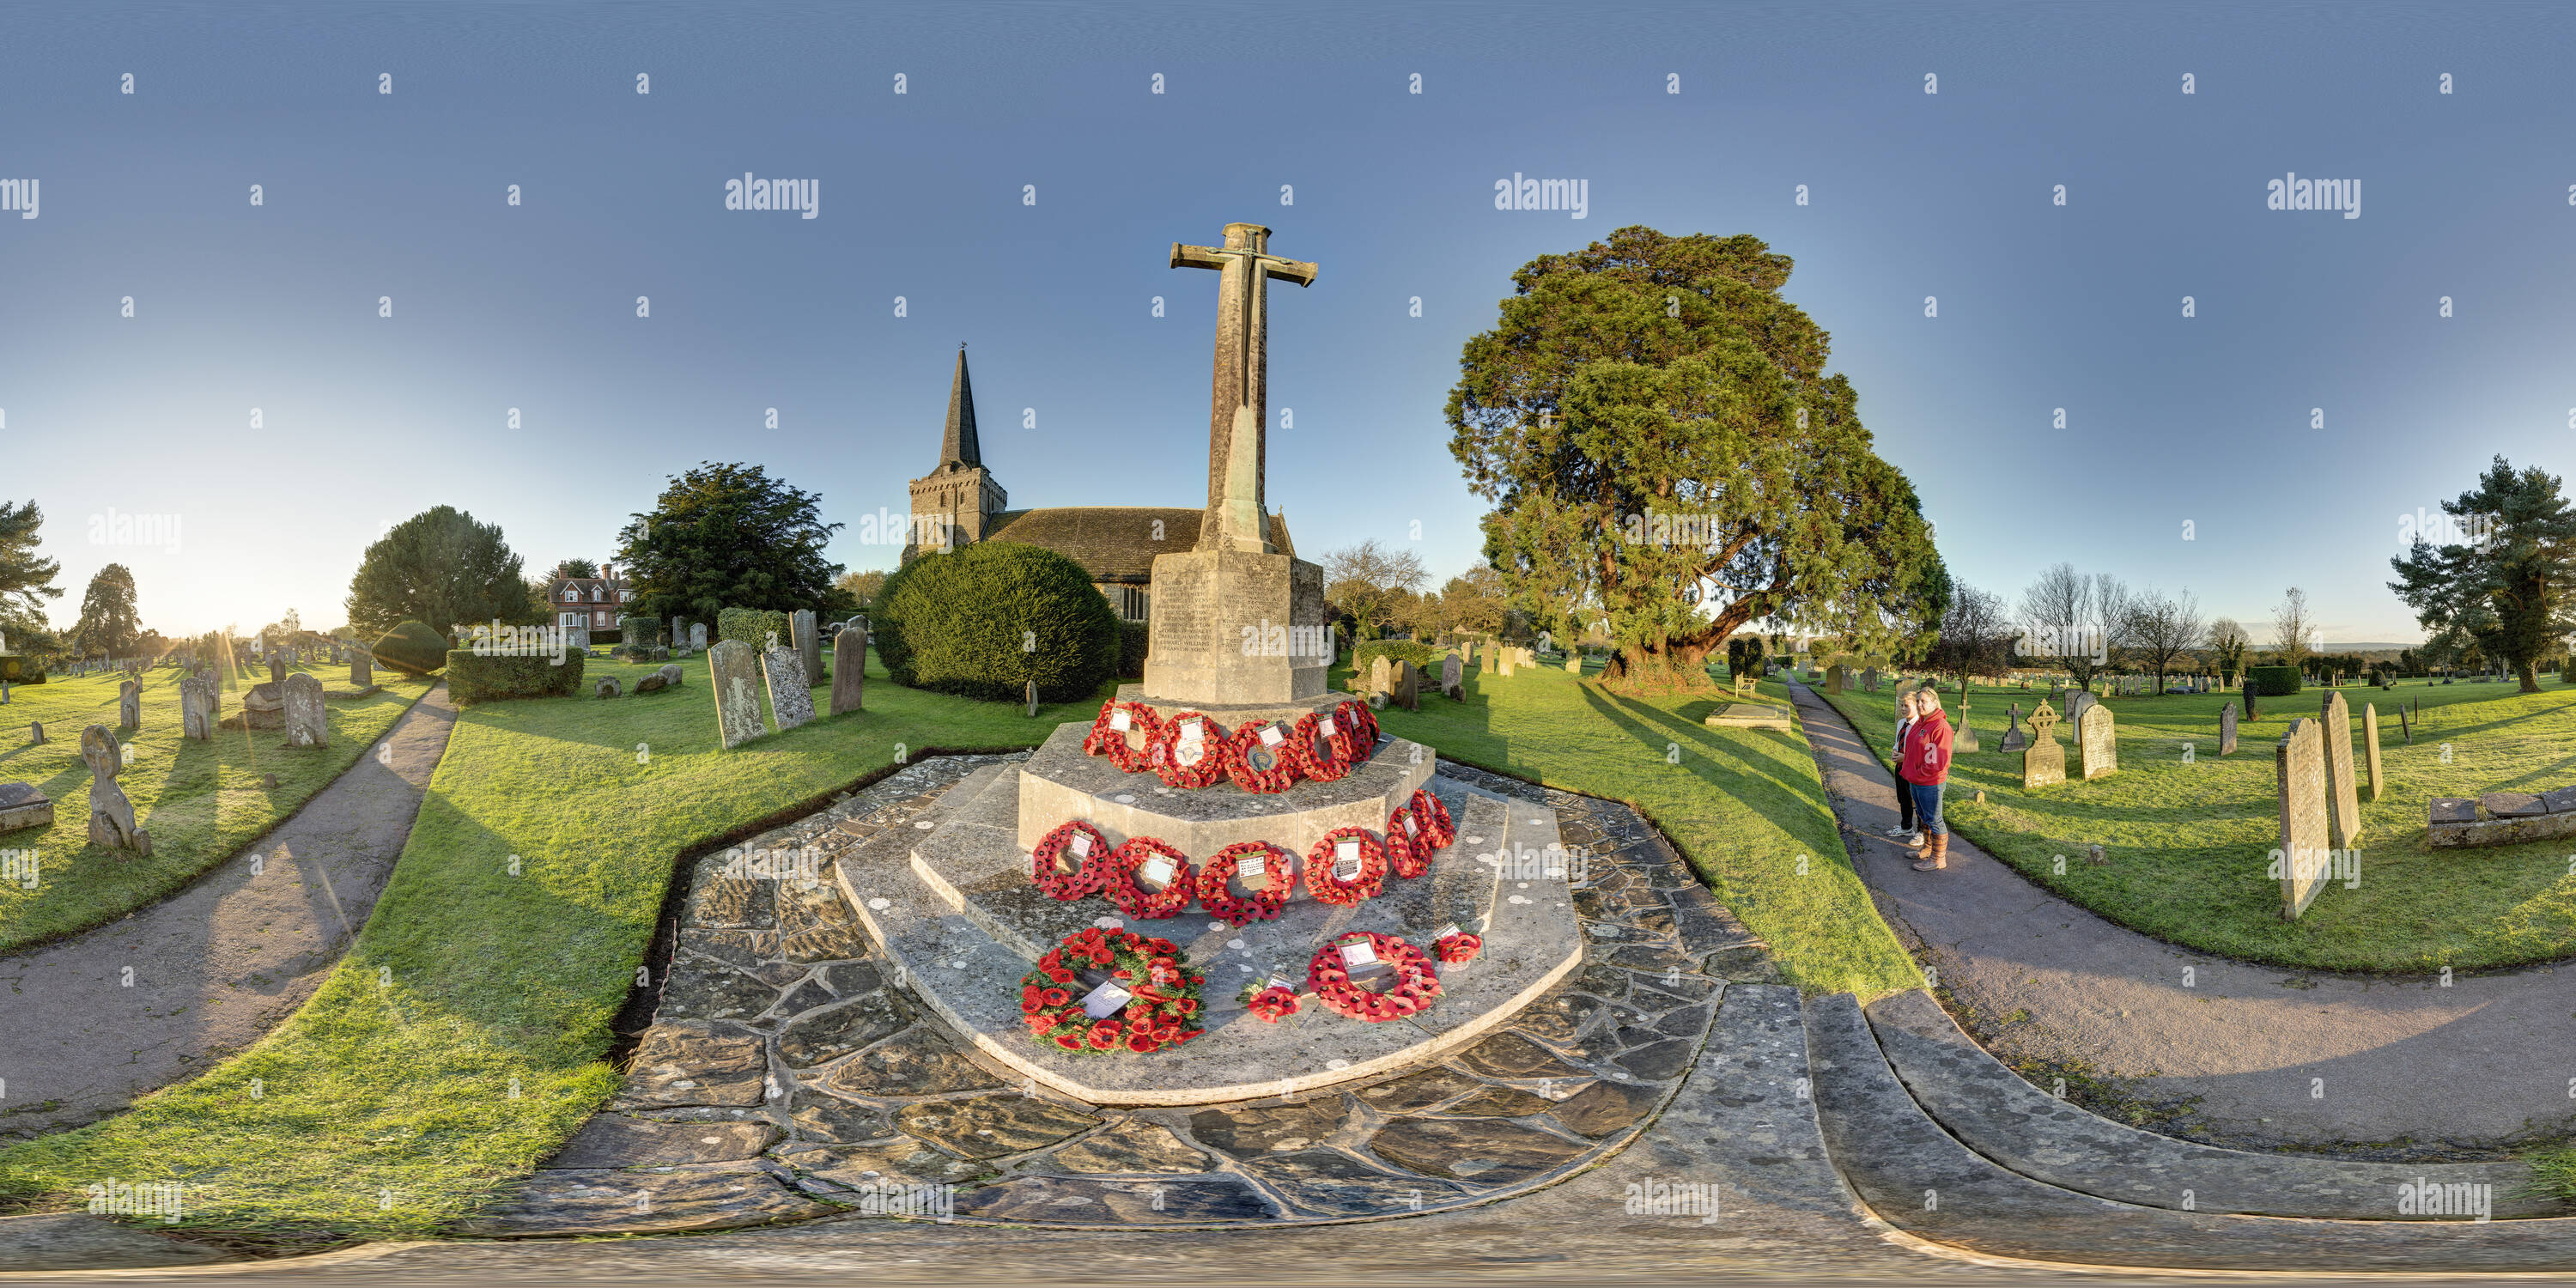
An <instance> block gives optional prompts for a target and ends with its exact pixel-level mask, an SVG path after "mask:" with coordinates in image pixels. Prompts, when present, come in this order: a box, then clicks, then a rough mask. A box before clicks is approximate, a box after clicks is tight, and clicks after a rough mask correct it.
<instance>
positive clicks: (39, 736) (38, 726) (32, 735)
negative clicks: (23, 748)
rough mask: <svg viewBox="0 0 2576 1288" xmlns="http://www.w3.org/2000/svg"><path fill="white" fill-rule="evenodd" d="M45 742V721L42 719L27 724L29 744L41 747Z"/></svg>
mask: <svg viewBox="0 0 2576 1288" xmlns="http://www.w3.org/2000/svg"><path fill="white" fill-rule="evenodd" d="M44 743H45V722H44V721H42V720H35V721H30V722H29V723H28V725H27V745H29V746H31V747H41V746H43V745H44Z"/></svg>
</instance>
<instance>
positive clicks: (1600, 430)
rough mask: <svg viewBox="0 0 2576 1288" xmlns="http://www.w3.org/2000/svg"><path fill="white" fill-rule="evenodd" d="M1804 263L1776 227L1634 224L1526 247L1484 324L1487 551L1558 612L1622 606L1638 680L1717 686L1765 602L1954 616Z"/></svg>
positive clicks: (1462, 426)
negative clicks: (1773, 231) (1714, 666)
mask: <svg viewBox="0 0 2576 1288" xmlns="http://www.w3.org/2000/svg"><path fill="white" fill-rule="evenodd" d="M1789 270H1790V261H1789V258H1788V257H1787V256H1785V255H1775V254H1772V253H1771V251H1770V249H1769V248H1768V247H1767V246H1765V245H1764V244H1763V243H1762V242H1760V241H1759V240H1757V239H1755V238H1752V237H1742V236H1739V237H1712V236H1707V235H1704V234H1703V235H1693V236H1688V237H1670V236H1666V235H1665V234H1663V233H1659V232H1656V231H1655V230H1653V229H1651V228H1642V227H1630V228H1622V229H1620V230H1618V231H1617V232H1615V233H1613V234H1611V236H1610V239H1609V240H1608V241H1607V242H1596V243H1594V244H1592V245H1591V246H1588V247H1586V248H1584V249H1583V250H1580V251H1576V252H1574V253H1573V254H1569V255H1544V256H1541V257H1539V258H1538V259H1535V260H1532V261H1530V262H1529V263H1528V264H1527V265H1524V266H1523V267H1522V268H1521V269H1520V271H1518V272H1517V273H1515V274H1513V281H1514V283H1515V284H1516V285H1517V288H1518V289H1517V290H1516V291H1515V292H1514V294H1513V295H1512V296H1511V297H1510V298H1508V299H1505V300H1504V301H1503V302H1502V318H1501V321H1500V323H1499V325H1497V326H1496V327H1495V328H1494V329H1493V330H1490V331H1487V332H1485V333H1483V334H1481V335H1478V336H1476V337H1474V338H1473V339H1471V340H1469V341H1468V342H1467V346H1466V352H1465V354H1464V356H1463V357H1462V358H1461V360H1460V364H1459V365H1460V367H1461V369H1462V374H1461V376H1460V378H1459V381H1458V384H1457V387H1456V388H1455V389H1454V390H1452V391H1451V393H1450V395H1449V407H1448V419H1449V426H1450V429H1451V430H1452V438H1451V442H1450V451H1451V452H1452V453H1453V454H1455V455H1456V456H1457V458H1458V460H1459V462H1460V464H1462V465H1463V466H1464V467H1465V469H1466V474H1467V479H1468V483H1469V485H1470V486H1471V487H1473V488H1474V489H1475V491H1476V492H1477V493H1479V494H1480V495H1482V496H1484V497H1485V498H1486V499H1487V500H1489V501H1492V502H1494V504H1495V508H1494V511H1493V513H1491V514H1489V515H1487V516H1486V518H1485V520H1484V527H1485V552H1486V555H1487V556H1488V558H1489V559H1490V560H1491V561H1492V562H1493V564H1494V566H1495V567H1497V568H1498V569H1500V570H1502V572H1503V573H1504V576H1505V578H1506V580H1507V581H1508V583H1509V584H1510V586H1511V588H1512V592H1513V595H1514V599H1515V601H1516V603H1517V604H1518V606H1519V607H1521V608H1523V609H1524V610H1526V611H1528V612H1530V613H1532V614H1533V615H1534V616H1535V617H1536V618H1537V624H1538V625H1541V626H1546V627H1550V628H1552V629H1554V630H1555V631H1556V632H1557V633H1558V634H1559V635H1561V636H1564V637H1565V638H1569V639H1570V638H1573V637H1574V636H1575V635H1576V634H1577V633H1578V632H1577V631H1576V630H1575V627H1576V625H1577V623H1576V621H1575V616H1576V612H1577V609H1578V606H1580V607H1581V609H1582V612H1583V613H1584V615H1585V616H1586V617H1587V618H1589V617H1590V615H1592V614H1594V613H1599V614H1601V615H1605V616H1606V617H1607V618H1608V619H1609V629H1610V636H1611V642H1612V644H1613V645H1614V646H1615V648H1616V649H1617V654H1616V656H1615V657H1614V658H1613V659H1612V660H1611V662H1610V665H1609V667H1608V668H1607V670H1606V671H1605V674H1604V678H1605V679H1607V680H1609V681H1611V682H1612V683H1613V684H1615V685H1618V686H1620V687H1623V688H1663V687H1682V688H1700V687H1705V686H1707V684H1708V679H1707V675H1706V672H1705V670H1704V669H1703V668H1704V667H1705V665H1706V660H1707V657H1708V654H1709V653H1710V652H1711V651H1713V650H1715V649H1716V648H1718V647H1719V646H1720V645H1721V644H1722V643H1723V642H1724V641H1725V639H1726V637H1727V636H1728V635H1730V634H1733V633H1734V631H1735V630H1736V629H1737V628H1738V627H1740V626H1743V625H1744V624H1745V623H1747V622H1751V621H1757V620H1762V619H1774V620H1777V621H1778V622H1781V623H1783V624H1785V625H1788V626H1791V627H1793V628H1796V629H1801V630H1816V631H1827V632H1832V633H1834V634H1836V635H1838V636H1840V637H1841V640H1842V642H1843V646H1844V647H1846V648H1849V649H1852V650H1855V651H1863V652H1867V651H1881V650H1890V649H1894V648H1899V647H1903V646H1905V645H1907V644H1910V643H1912V642H1913V641H1914V640H1915V639H1917V638H1918V637H1919V635H1920V633H1921V632H1923V631H1924V630H1925V629H1927V628H1928V627H1930V626H1931V625H1933V624H1935V623H1937V622H1938V621H1939V611H1938V608H1937V607H1935V606H1933V605H1931V604H1928V603H1926V602H1923V601H1925V600H1926V599H1927V598H1929V597H1931V596H1930V594H1929V592H1933V591H1935V590H1937V588H1936V587H1934V586H1932V585H1930V582H1931V581H1932V580H1934V579H1935V575H1934V573H1933V571H1932V570H1933V569H1934V567H1935V566H1936V562H1935V560H1934V557H1933V553H1932V539H1931V535H1930V532H1929V529H1928V527H1927V525H1926V524H1925V523H1924V521H1923V518H1922V515H1921V513H1920V510H1919V508H1918V505H1917V502H1916V499H1915V495H1914V488H1913V485H1912V484H1911V483H1909V482H1907V481H1906V478H1905V476H1904V475H1903V474H1901V473H1899V472H1898V471H1897V470H1896V469H1895V468H1894V467H1893V466H1890V465H1889V464H1887V463H1886V462H1885V461H1882V460H1880V459H1879V458H1878V456H1877V454H1876V453H1875V452H1873V451H1872V450H1871V446H1870V435H1869V432H1868V431H1867V430H1866V429H1863V428H1862V427H1861V423H1860V418H1859V415H1858V412H1857V409H1856V406H1857V400H1858V399H1857V395H1856V394H1855V392H1854V391H1853V389H1852V387H1851V384H1850V382H1849V381H1848V380H1846V379H1845V378H1844V377H1842V376H1839V375H1833V376H1829V375H1827V374H1825V370H1824V368H1825V359H1826V353H1827V349H1828V345H1829V339H1828V337H1827V336H1826V334H1825V332H1824V330H1823V329H1822V328H1820V327H1818V326H1817V325H1816V324H1815V323H1814V322H1812V321H1810V320H1809V319H1808V318H1807V316H1806V314H1804V313H1803V312H1801V311H1799V310H1798V309H1797V308H1796V307H1795V306H1793V305H1791V304H1789V303H1788V302H1787V301H1786V300H1784V299H1782V298H1781V296H1780V288H1781V286H1782V285H1783V284H1784V283H1786V282H1787V281H1788V278H1789ZM1586 624H1588V621H1587V623H1586Z"/></svg>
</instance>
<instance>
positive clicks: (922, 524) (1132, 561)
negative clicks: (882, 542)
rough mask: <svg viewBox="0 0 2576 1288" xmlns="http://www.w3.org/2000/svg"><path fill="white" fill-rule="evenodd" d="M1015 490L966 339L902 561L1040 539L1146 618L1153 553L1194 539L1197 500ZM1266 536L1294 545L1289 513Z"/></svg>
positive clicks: (1114, 605) (918, 487) (918, 483)
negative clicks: (985, 421) (1049, 495)
mask: <svg viewBox="0 0 2576 1288" xmlns="http://www.w3.org/2000/svg"><path fill="white" fill-rule="evenodd" d="M1008 504H1010V494H1009V493H1007V492H1004V491H1003V490H1002V485H1001V484H1000V483H999V482H996V481H995V480H994V478H993V472H992V471H991V470H989V469H986V468H985V467H984V452H983V446H982V444H980V443H978V442H977V441H976V439H975V388H974V385H973V384H972V383H971V382H969V381H968V380H967V378H966V346H964V345H962V344H961V345H959V346H957V375H956V377H955V379H954V380H952V381H951V382H950V384H949V387H948V428H947V432H946V433H945V434H943V435H942V436H941V439H940V445H939V465H938V467H937V468H935V469H933V470H931V471H930V473H928V474H925V475H923V476H921V477H920V478H917V479H914V480H913V481H912V528H911V532H912V539H911V541H910V542H909V543H907V544H906V545H905V546H904V548H903V557H904V560H905V562H907V563H908V562H910V561H911V560H912V557H913V556H914V555H917V554H923V553H930V552H936V551H940V550H953V549H955V548H957V547H958V546H963V545H966V544H969V543H971V542H976V541H1017V542H1020V543H1022V544H1024V545H1032V546H1044V547H1045V548H1047V549H1049V550H1052V551H1055V552H1056V553H1057V554H1060V555H1063V556H1064V557H1066V558H1068V559H1071V560H1072V561H1074V562H1075V563H1078V564H1080V565H1082V566H1083V568H1084V569H1085V570H1086V571H1088V572H1089V573H1090V574H1091V584H1092V585H1093V586H1095V587H1097V588H1099V591H1100V593H1101V594H1103V595H1105V596H1107V597H1108V599H1109V606H1110V608H1111V609H1112V610H1114V611H1115V612H1116V613H1117V614H1118V616H1119V617H1120V618H1121V619H1123V620H1126V621H1131V622H1141V621H1144V620H1146V618H1147V615H1148V613H1149V611H1150V610H1151V608H1152V606H1153V605H1152V602H1151V591H1152V588H1153V582H1154V556H1156V555H1162V554H1171V553H1174V552H1179V551H1187V550H1191V549H1194V548H1196V546H1197V545H1198V539H1199V519H1200V518H1201V516H1202V515H1203V513H1204V511H1203V510H1202V509H1201V508H1200V507H1198V506H1143V505H1133V506H1130V505H1069V506H1055V507H1051V508H1048V509H1042V510H1010V509H1005V508H1003V507H1005V506H1007V505H1008ZM1270 541H1271V544H1272V545H1274V546H1276V547H1278V548H1279V550H1280V551H1281V552H1283V553H1288V554H1294V553H1296V548H1295V547H1294V546H1291V545H1290V544H1289V542H1288V519H1287V516H1286V515H1282V514H1275V513H1274V514H1272V515H1271V516H1270Z"/></svg>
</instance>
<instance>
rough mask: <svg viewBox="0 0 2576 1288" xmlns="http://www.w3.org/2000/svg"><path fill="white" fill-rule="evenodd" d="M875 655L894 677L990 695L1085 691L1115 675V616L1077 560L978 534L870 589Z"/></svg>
mask: <svg viewBox="0 0 2576 1288" xmlns="http://www.w3.org/2000/svg"><path fill="white" fill-rule="evenodd" d="M868 624H869V626H870V627H872V628H873V633H874V636H875V643H876V647H877V657H878V658H879V659H880V660H881V661H883V662H884V663H885V668H886V671H887V673H888V674H890V675H892V676H893V677H894V681H895V683H897V684H902V685H907V686H910V687H912V688H919V689H930V690H933V691H935V692H939V693H953V694H957V695H959V696H961V697H970V698H985V699H990V700H993V701H1018V700H1019V699H1020V697H1021V696H1022V694H1023V692H1024V691H1025V689H1026V686H1027V684H1028V682H1029V681H1030V680H1032V679H1034V680H1036V681H1037V684H1038V697H1039V698H1040V699H1041V700H1044V701H1048V702H1071V701H1075V700H1077V699H1081V698H1087V697H1090V696H1091V695H1092V694H1093V693H1095V692H1097V691H1098V690H1099V688H1100V686H1101V684H1102V683H1103V682H1105V681H1107V680H1108V679H1109V678H1110V677H1111V676H1113V675H1115V674H1116V673H1117V669H1118V654H1119V634H1118V615H1117V614H1116V613H1114V612H1111V611H1110V608H1109V600H1108V599H1107V597H1105V596H1103V595H1102V594H1101V593H1100V591H1099V590H1098V589H1096V588H1094V587H1093V586H1092V584H1091V574H1090V573H1088V572H1085V571H1083V568H1082V565H1080V564H1077V563H1075V562H1074V561H1072V560H1071V559H1067V558H1065V557H1064V556H1063V555H1060V554H1057V553H1056V552H1054V551H1052V550H1047V549H1043V548H1041V547H1038V546H1031V545H1022V544H1020V543H1018V542H1014V541H979V542H976V543H975V544H973V545H970V546H967V547H965V548H963V549H960V550H955V551H949V552H943V553H930V554H922V555H916V556H914V557H913V559H912V560H911V562H909V563H906V564H905V565H904V566H903V567H901V568H898V569H896V570H895V571H894V573H893V574H892V575H890V576H888V577H887V578H886V583H885V588H884V589H883V590H881V591H879V592H878V593H877V598H876V602H875V612H874V613H873V614H872V615H871V616H870V617H869V619H868Z"/></svg>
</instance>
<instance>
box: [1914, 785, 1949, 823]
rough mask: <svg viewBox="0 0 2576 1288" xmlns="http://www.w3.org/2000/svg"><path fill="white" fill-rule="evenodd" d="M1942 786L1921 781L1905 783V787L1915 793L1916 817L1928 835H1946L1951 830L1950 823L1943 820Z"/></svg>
mask: <svg viewBox="0 0 2576 1288" xmlns="http://www.w3.org/2000/svg"><path fill="white" fill-rule="evenodd" d="M1941 786H1942V785H1941V784H1939V783H1934V784H1932V785H1930V786H1928V787H1927V786H1925V785H1923V784H1921V783H1907V784H1906V785H1905V789H1906V790H1907V791H1908V792H1911V793H1913V796H1914V817H1915V819H1916V821H1917V822H1918V823H1920V824H1921V825H1922V828H1923V833H1924V835H1926V836H1946V835H1948V834H1949V831H1950V828H1949V825H1948V824H1946V823H1943V822H1942V821H1941Z"/></svg>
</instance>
